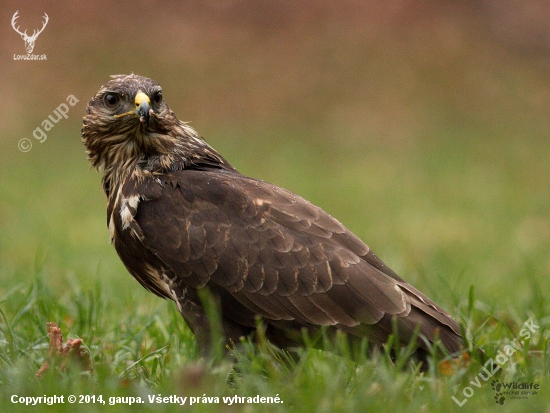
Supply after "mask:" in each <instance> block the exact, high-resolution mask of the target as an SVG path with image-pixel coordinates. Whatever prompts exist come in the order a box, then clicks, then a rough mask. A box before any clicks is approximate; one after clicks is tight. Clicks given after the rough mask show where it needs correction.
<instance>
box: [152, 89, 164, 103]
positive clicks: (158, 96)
mask: <svg viewBox="0 0 550 413" xmlns="http://www.w3.org/2000/svg"><path fill="white" fill-rule="evenodd" d="M153 100H154V101H155V103H156V104H157V105H159V104H160V103H162V91H161V90H159V91H158V92H157V93H155V96H154V97H153Z"/></svg>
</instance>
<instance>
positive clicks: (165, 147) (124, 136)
mask: <svg viewBox="0 0 550 413" xmlns="http://www.w3.org/2000/svg"><path fill="white" fill-rule="evenodd" d="M111 77H112V80H110V81H109V82H107V83H106V84H104V85H103V86H102V87H101V89H99V91H98V92H97V94H96V95H95V96H94V97H93V98H92V100H90V102H89V103H88V106H87V107H86V116H85V117H84V126H83V127H82V140H83V142H84V145H86V148H87V150H88V158H89V160H90V162H91V164H92V166H94V167H96V168H98V169H100V170H103V171H105V173H109V172H111V171H113V170H115V169H120V168H124V167H129V166H132V165H135V164H136V163H138V162H139V163H141V164H147V163H150V162H151V161H152V160H156V161H157V162H158V160H159V159H160V160H161V162H162V163H170V162H172V161H173V160H174V157H175V156H176V155H177V154H178V153H183V152H185V147H186V145H187V146H189V145H190V141H194V140H198V138H199V137H198V135H197V133H196V132H195V131H194V130H193V129H192V128H190V127H188V126H186V125H185V124H184V123H183V122H180V121H179V120H178V119H177V118H176V116H175V115H174V113H173V112H172V111H171V110H170V108H169V107H168V105H167V104H166V102H165V101H164V99H163V95H162V89H161V87H160V85H159V84H158V83H157V82H155V81H154V80H152V79H149V78H146V77H143V76H138V75H134V74H131V75H115V76H111Z"/></svg>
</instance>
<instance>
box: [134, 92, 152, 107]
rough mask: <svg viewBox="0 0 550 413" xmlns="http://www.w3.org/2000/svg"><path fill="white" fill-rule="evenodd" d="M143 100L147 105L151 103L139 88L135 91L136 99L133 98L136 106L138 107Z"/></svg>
mask: <svg viewBox="0 0 550 413" xmlns="http://www.w3.org/2000/svg"><path fill="white" fill-rule="evenodd" d="M143 101H146V102H147V103H148V104H149V105H150V104H151V99H149V96H147V95H146V94H145V93H143V92H142V91H141V90H140V91H139V92H137V94H136V99H135V100H134V102H135V104H136V108H138V107H139V106H140V105H141V104H142V103H143Z"/></svg>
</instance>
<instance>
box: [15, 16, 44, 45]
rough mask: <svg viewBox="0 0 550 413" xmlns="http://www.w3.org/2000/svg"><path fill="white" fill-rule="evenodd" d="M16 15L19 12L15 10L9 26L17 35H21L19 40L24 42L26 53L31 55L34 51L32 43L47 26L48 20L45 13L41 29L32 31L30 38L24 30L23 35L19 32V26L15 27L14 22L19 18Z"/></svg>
mask: <svg viewBox="0 0 550 413" xmlns="http://www.w3.org/2000/svg"><path fill="white" fill-rule="evenodd" d="M18 13H19V10H17V11H16V12H15V14H14V15H13V17H12V19H11V25H12V27H13V30H15V31H16V32H17V33H19V34H20V35H21V38H22V39H23V40H24V41H25V48H26V49H27V53H32V51H33V49H34V42H35V41H36V39H37V37H38V35H39V34H40V33H42V32H43V31H44V28H45V27H46V25H47V24H48V20H50V18H49V17H48V15H47V14H46V13H44V23H43V24H42V28H41V29H40V30H34V31H33V33H32V36H29V35H28V34H27V31H26V30H25V31H24V32H23V33H21V32H20V31H19V26H17V27H15V21H16V20H17V18H18V17H19V16H18Z"/></svg>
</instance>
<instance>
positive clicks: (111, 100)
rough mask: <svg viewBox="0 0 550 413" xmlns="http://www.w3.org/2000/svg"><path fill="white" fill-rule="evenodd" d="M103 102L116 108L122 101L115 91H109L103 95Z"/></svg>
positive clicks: (108, 106)
mask: <svg viewBox="0 0 550 413" xmlns="http://www.w3.org/2000/svg"><path fill="white" fill-rule="evenodd" d="M103 102H104V103H105V106H107V108H109V109H114V108H115V107H116V106H117V105H118V103H119V102H120V97H119V96H118V95H117V94H115V93H107V94H106V95H105V96H103Z"/></svg>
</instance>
